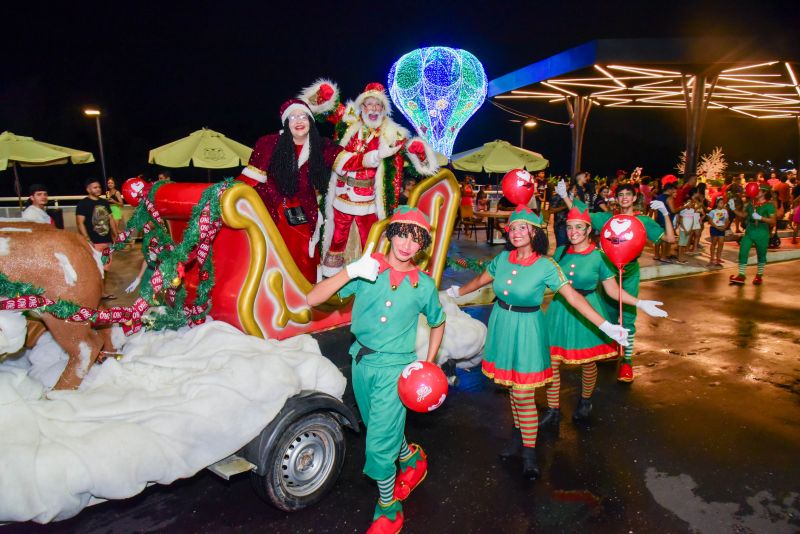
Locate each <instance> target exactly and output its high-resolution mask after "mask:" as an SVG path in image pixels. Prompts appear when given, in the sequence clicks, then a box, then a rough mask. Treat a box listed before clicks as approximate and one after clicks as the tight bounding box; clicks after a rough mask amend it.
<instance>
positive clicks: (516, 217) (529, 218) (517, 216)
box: [506, 204, 542, 231]
mask: <svg viewBox="0 0 800 534" xmlns="http://www.w3.org/2000/svg"><path fill="white" fill-rule="evenodd" d="M516 221H524V222H526V223H528V224H530V225H532V226H536V227H537V228H541V227H542V218H541V217H539V216H538V215H536V213H535V212H534V211H533V210H532V209H530V208H529V207H528V206H524V205H522V204H520V205H519V206H517V209H515V210H514V213H512V214H511V217H509V218H508V226H506V231H508V228H509V227H510V226H511V225H512V224H513V223H514V222H516Z"/></svg>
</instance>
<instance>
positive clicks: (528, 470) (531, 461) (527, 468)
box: [522, 447, 539, 480]
mask: <svg viewBox="0 0 800 534" xmlns="http://www.w3.org/2000/svg"><path fill="white" fill-rule="evenodd" d="M522 476H524V477H525V478H529V479H531V480H536V479H537V478H539V466H538V465H537V464H536V449H534V448H533V447H522Z"/></svg>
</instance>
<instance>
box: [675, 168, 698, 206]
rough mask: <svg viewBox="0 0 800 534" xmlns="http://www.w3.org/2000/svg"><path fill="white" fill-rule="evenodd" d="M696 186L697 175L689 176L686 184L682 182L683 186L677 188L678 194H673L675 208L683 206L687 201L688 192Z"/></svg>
mask: <svg viewBox="0 0 800 534" xmlns="http://www.w3.org/2000/svg"><path fill="white" fill-rule="evenodd" d="M696 186H697V175H696V174H691V175H689V178H687V179H686V182H684V184H683V185H682V186H680V187H679V188H678V192H677V193H675V206H676V207H677V206H683V205H684V204H685V203H686V201H687V200H689V191H691V190H692V189H694V188H695V187H696Z"/></svg>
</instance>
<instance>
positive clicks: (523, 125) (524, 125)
mask: <svg viewBox="0 0 800 534" xmlns="http://www.w3.org/2000/svg"><path fill="white" fill-rule="evenodd" d="M534 126H536V121H532V120H527V121H519V147H520V148H525V146H524V142H525V128H533V127H534Z"/></svg>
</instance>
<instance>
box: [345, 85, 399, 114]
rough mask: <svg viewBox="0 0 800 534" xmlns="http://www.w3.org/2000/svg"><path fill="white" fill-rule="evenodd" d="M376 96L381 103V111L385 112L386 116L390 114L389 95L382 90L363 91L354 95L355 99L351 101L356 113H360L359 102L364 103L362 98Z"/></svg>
mask: <svg viewBox="0 0 800 534" xmlns="http://www.w3.org/2000/svg"><path fill="white" fill-rule="evenodd" d="M370 97H372V98H377V99H378V100H380V101H381V103H382V104H383V111H384V112H385V113H386V115H387V116H389V115H391V114H392V105H391V104H390V103H389V97H388V96H387V95H386V93H385V92H383V91H364V92H363V93H361V94H360V95H358V96H357V97H356V101H355V102H354V103H353V106H354V107H355V109H356V112H357V113H361V104H363V103H364V100H366V99H368V98H370Z"/></svg>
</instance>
